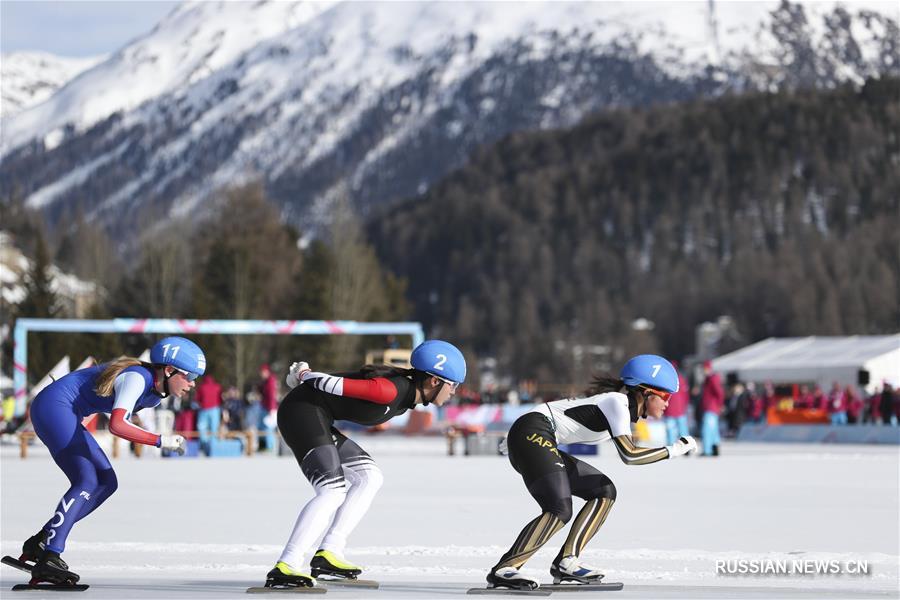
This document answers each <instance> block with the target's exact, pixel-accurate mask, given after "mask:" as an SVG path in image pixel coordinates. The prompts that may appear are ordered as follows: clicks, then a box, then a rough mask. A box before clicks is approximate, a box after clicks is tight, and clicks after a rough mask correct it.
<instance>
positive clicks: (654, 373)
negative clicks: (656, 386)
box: [650, 365, 662, 378]
mask: <svg viewBox="0 0 900 600" xmlns="http://www.w3.org/2000/svg"><path fill="white" fill-rule="evenodd" d="M660 368H662V365H653V373H651V374H650V377H654V378H655V377H656V374H657V373H659V370H660Z"/></svg>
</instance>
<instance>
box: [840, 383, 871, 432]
mask: <svg viewBox="0 0 900 600" xmlns="http://www.w3.org/2000/svg"><path fill="white" fill-rule="evenodd" d="M844 396H845V397H846V398H847V422H848V423H852V424H854V425H855V424H857V423H862V422H863V417H864V414H863V413H864V412H865V408H866V404H865V402H863V399H862V397H861V396H860V395H859V393H858V392H857V391H856V390H855V389H854V388H853V386H852V385H848V386H847V387H846V388H845V389H844Z"/></svg>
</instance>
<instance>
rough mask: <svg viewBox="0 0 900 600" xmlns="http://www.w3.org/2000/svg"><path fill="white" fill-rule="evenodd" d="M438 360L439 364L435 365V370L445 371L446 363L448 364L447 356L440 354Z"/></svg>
mask: <svg viewBox="0 0 900 600" xmlns="http://www.w3.org/2000/svg"><path fill="white" fill-rule="evenodd" d="M437 359H438V360H437V362H436V363H434V368H435V369H437V370H438V371H443V370H444V363H445V362H447V356H446V355H444V354H438V355H437Z"/></svg>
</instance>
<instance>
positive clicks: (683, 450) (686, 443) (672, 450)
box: [666, 435, 697, 458]
mask: <svg viewBox="0 0 900 600" xmlns="http://www.w3.org/2000/svg"><path fill="white" fill-rule="evenodd" d="M666 449H667V450H668V451H669V458H672V457H675V456H682V455H684V454H687V453H688V452H696V451H697V440H695V439H694V438H692V437H691V436H689V435H685V436H682V437H680V438H678V441H677V442H675V443H674V444H672V445H671V446H666Z"/></svg>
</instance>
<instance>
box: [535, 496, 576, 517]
mask: <svg viewBox="0 0 900 600" xmlns="http://www.w3.org/2000/svg"><path fill="white" fill-rule="evenodd" d="M541 508H543V509H544V512H548V513H550V514H551V515H553V516H554V517H556V518H557V519H559V520H560V521H561V522H562V523H563V524H566V523H568V522H569V521H571V520H572V497H571V496H570V497H568V498H559V499H557V500H556V501H554V502H552V503H550V504H548V505H547V506H542V507H541Z"/></svg>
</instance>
